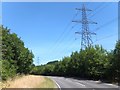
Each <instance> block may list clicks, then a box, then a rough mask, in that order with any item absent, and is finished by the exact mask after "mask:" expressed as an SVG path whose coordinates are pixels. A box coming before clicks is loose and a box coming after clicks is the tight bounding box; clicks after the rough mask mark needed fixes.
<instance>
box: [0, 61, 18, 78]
mask: <svg viewBox="0 0 120 90" xmlns="http://www.w3.org/2000/svg"><path fill="white" fill-rule="evenodd" d="M11 62H13V61H12V60H10V62H9V61H8V60H0V63H2V73H1V77H2V80H7V79H8V78H10V77H11V78H12V77H14V76H15V75H16V67H15V66H14V65H12V64H11Z"/></svg>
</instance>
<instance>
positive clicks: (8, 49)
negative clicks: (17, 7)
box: [0, 26, 34, 80]
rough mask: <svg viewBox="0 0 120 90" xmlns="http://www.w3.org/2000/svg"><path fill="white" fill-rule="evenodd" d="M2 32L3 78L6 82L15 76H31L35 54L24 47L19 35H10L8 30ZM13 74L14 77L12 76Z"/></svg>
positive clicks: (2, 28) (2, 29)
mask: <svg viewBox="0 0 120 90" xmlns="http://www.w3.org/2000/svg"><path fill="white" fill-rule="evenodd" d="M0 30H1V31H2V45H1V46H2V60H1V62H2V68H3V70H2V71H3V72H2V78H3V79H4V80H6V79H7V78H8V77H13V76H14V75H15V74H29V73H30V71H31V69H32V65H33V57H34V55H33V53H32V51H30V50H29V49H28V48H26V47H25V46H24V42H23V41H22V40H21V39H20V38H18V36H17V34H15V33H10V30H9V29H8V28H4V27H3V26H1V27H0ZM12 74H13V75H12Z"/></svg>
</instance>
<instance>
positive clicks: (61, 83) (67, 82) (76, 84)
mask: <svg viewBox="0 0 120 90" xmlns="http://www.w3.org/2000/svg"><path fill="white" fill-rule="evenodd" d="M49 78H51V79H52V80H53V81H54V82H55V83H56V84H57V86H58V88H59V89H60V90H63V89H65V90H66V89H67V88H69V90H75V88H79V90H120V89H119V88H118V86H117V85H113V84H108V83H101V82H100V81H93V80H79V79H74V78H66V77H53V76H49ZM80 88H81V89H80Z"/></svg>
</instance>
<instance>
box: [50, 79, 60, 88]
mask: <svg viewBox="0 0 120 90" xmlns="http://www.w3.org/2000/svg"><path fill="white" fill-rule="evenodd" d="M51 79H52V78H51ZM52 80H53V81H54V82H55V84H56V85H57V86H58V88H59V90H61V87H60V85H59V84H58V83H57V82H56V81H55V80H54V79H52Z"/></svg>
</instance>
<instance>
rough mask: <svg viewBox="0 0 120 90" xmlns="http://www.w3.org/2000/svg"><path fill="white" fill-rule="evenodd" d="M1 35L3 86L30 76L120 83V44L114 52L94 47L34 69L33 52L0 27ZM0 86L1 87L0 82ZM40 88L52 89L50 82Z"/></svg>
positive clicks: (16, 37) (0, 60)
mask: <svg viewBox="0 0 120 90" xmlns="http://www.w3.org/2000/svg"><path fill="white" fill-rule="evenodd" d="M0 32H2V35H1V33H0V35H1V36H2V37H0V39H1V40H0V41H2V43H1V44H0V48H2V49H0V50H2V51H1V52H2V57H0V66H2V67H0V71H1V74H0V75H1V78H2V81H3V82H5V81H8V80H10V79H14V78H15V77H20V76H21V77H26V76H24V75H29V74H33V75H53V76H66V77H78V78H86V79H93V80H101V81H102V80H104V81H105V80H106V81H109V82H115V83H116V82H118V83H120V41H117V43H116V46H115V49H114V50H111V51H107V50H105V49H104V48H103V47H102V46H100V45H95V46H90V47H86V48H85V49H84V50H79V52H77V51H76V52H72V54H71V55H70V56H67V57H64V58H63V59H62V60H56V61H53V62H48V63H47V64H45V65H39V66H35V65H34V64H33V58H34V55H33V53H32V51H31V50H29V49H28V48H26V47H25V45H24V42H23V41H22V40H21V38H19V37H18V36H17V34H15V33H11V32H10V29H8V28H5V27H3V26H0ZM1 52H0V53H1ZM0 55H1V54H0ZM21 77H20V78H21ZM28 77H29V76H28ZM30 77H31V76H30ZM35 77H37V76H32V78H35ZM37 78H39V77H37ZM18 80H19V79H18ZM21 82H22V81H21ZM31 82H32V81H31ZM49 82H50V83H49ZM0 84H1V85H2V83H1V82H0ZM36 85H38V84H36ZM40 85H41V86H40ZM40 85H38V86H37V87H38V88H44V87H45V88H46V87H54V82H52V81H51V80H50V79H49V78H44V82H43V83H40ZM35 87H36V86H35Z"/></svg>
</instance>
